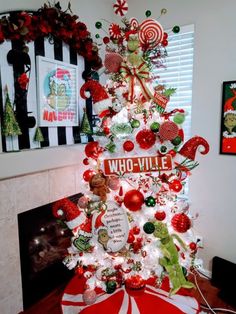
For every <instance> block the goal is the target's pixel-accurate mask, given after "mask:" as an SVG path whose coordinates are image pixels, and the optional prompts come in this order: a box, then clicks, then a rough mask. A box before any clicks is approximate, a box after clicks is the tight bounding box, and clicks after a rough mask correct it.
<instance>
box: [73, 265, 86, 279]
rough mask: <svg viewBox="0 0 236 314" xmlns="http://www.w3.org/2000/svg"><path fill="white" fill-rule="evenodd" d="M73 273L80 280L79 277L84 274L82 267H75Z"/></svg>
mask: <svg viewBox="0 0 236 314" xmlns="http://www.w3.org/2000/svg"><path fill="white" fill-rule="evenodd" d="M75 273H76V275H77V276H78V277H79V278H81V277H82V276H83V274H84V269H83V267H82V266H79V267H77V268H76V269H75Z"/></svg>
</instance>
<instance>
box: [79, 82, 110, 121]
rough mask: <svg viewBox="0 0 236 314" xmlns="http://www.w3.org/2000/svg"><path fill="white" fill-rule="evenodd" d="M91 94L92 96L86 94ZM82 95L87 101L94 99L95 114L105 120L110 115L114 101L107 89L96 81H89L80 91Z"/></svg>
mask: <svg viewBox="0 0 236 314" xmlns="http://www.w3.org/2000/svg"><path fill="white" fill-rule="evenodd" d="M86 91H89V92H90V95H88V94H87V93H86ZM80 95H81V97H82V98H84V99H86V98H88V97H90V96H91V97H92V101H93V109H94V112H95V113H96V114H97V115H98V116H99V117H100V118H103V117H104V116H106V115H107V114H109V113H110V111H109V107H112V100H111V99H110V98H109V96H108V94H107V92H106V90H105V88H104V87H103V86H102V85H101V84H100V83H99V82H98V81H95V80H89V81H87V82H85V83H84V85H82V87H81V89H80Z"/></svg>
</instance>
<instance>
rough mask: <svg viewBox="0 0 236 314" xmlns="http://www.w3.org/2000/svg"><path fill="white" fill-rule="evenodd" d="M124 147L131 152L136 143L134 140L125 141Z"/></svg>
mask: <svg viewBox="0 0 236 314" xmlns="http://www.w3.org/2000/svg"><path fill="white" fill-rule="evenodd" d="M123 148H124V150H125V151H126V152H131V151H132V150H133V149H134V143H133V142H132V141H125V142H124V144H123Z"/></svg>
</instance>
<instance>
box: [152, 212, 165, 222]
mask: <svg viewBox="0 0 236 314" xmlns="http://www.w3.org/2000/svg"><path fill="white" fill-rule="evenodd" d="M155 218H156V220H159V221H162V220H164V219H165V218H166V213H165V212H164V211H157V212H156V213H155Z"/></svg>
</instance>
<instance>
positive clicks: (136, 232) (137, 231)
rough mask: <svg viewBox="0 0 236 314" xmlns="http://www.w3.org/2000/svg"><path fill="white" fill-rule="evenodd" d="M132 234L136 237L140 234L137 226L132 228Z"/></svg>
mask: <svg viewBox="0 0 236 314" xmlns="http://www.w3.org/2000/svg"><path fill="white" fill-rule="evenodd" d="M133 233H134V234H135V235H138V234H139V233H140V228H139V227H138V226H135V227H133Z"/></svg>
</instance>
